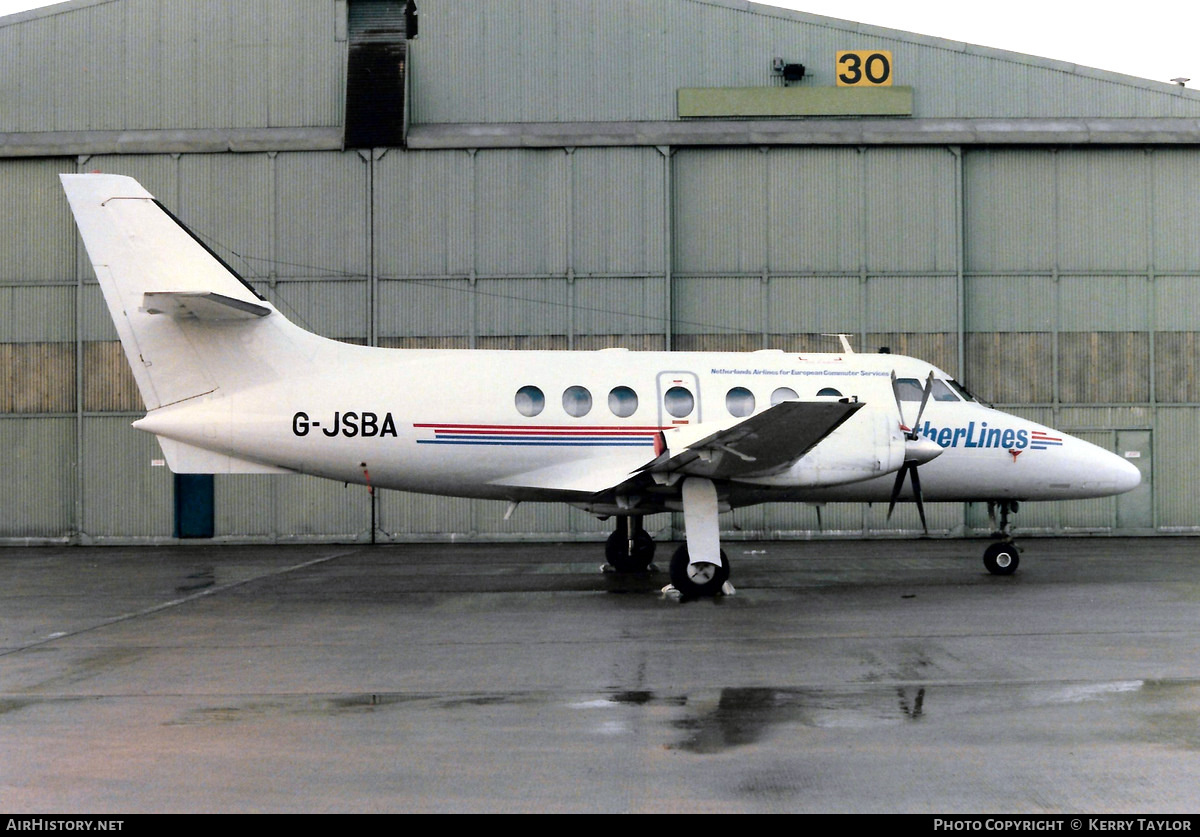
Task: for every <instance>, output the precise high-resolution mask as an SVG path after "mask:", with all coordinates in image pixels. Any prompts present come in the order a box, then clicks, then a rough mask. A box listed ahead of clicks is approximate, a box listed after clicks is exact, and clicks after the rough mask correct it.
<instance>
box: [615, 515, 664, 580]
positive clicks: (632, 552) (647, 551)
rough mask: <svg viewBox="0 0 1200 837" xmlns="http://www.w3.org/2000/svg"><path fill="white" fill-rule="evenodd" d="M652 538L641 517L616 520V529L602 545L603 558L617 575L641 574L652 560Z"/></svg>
mask: <svg viewBox="0 0 1200 837" xmlns="http://www.w3.org/2000/svg"><path fill="white" fill-rule="evenodd" d="M654 547H655V543H654V538H652V537H650V533H649V532H647V531H646V527H645V526H644V525H643V523H642V516H641V515H633V514H630V515H624V516H622V517H618V518H617V529H616V531H615V532H613V533H612V534H611V535H609V536H608V540H607V541H605V543H604V558H605V560H606V561H608V563H609V564H610V565H611V566H612V568H613V569H614V570H616V571H617V572H619V573H642V572H645V571H646V570H647V569H648V568H649V567H650V561H651V559H653V558H654Z"/></svg>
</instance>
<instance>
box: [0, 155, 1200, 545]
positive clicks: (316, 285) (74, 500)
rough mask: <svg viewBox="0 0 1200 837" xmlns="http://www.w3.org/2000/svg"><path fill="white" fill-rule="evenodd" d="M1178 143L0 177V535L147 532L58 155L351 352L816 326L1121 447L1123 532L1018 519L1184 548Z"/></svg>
mask: <svg viewBox="0 0 1200 837" xmlns="http://www.w3.org/2000/svg"><path fill="white" fill-rule="evenodd" d="M1197 154H1198V152H1196V151H1193V150H1187V149H1170V150H1153V151H1148V150H1145V149H1129V150H1119V151H1117V150H1088V151H1082V150H1065V149H1064V150H1058V151H1052V150H1044V149H1024V150H1014V149H998V150H966V151H963V150H960V149H947V148H921V149H908V148H898V149H882V148H866V149H822V148H816V149H804V148H772V149H770V150H765V151H764V150H760V149H758V148H752V149H707V150H698V149H684V150H676V151H674V152H671V151H670V150H660V149H657V148H621V149H597V148H591V149H576V150H567V149H544V150H529V149H513V150H485V151H478V152H467V151H457V152H451V151H433V152H418V151H409V152H404V151H399V150H391V151H388V152H386V153H381V152H378V151H376V152H374V153H368V152H364V153H358V152H344V153H337V152H316V153H307V154H303V153H279V154H243V155H234V154H224V155H141V156H132V157H117V156H113V157H93V158H89V159H86V160H84V161H82V162H79V161H75V160H61V159H58V160H55V159H24V160H4V161H0V183H3V184H5V186H6V188H5V189H4V190H3V194H4V195H5V198H4V199H5V200H6V201H7V202H8V204H9V206H10V207H11V211H12V212H13V213H14V216H15V217H18V218H21V219H22V221H21V223H20V224H19V225H13V226H10V227H9V228H6V230H4V231H3V232H0V271H3V272H4V275H3V276H2V277H0V299H2V300H3V302H4V305H3V306H0V312H3V313H0V379H2V380H3V381H4V383H5V387H4V391H3V392H4V394H3V398H2V400H0V442H2V444H0V458H2V460H3V465H4V467H5V469H6V473H9V474H11V475H14V477H15V479H14V480H13V481H12V482H11V483H10V484H11V485H12V486H14V488H13V489H11V490H10V491H8V492H6V494H5V496H4V500H3V503H4V514H3V515H2V516H0V519H2V520H3V522H2V523H0V538H3V539H9V540H11V539H28V538H33V539H76V540H82V541H103V540H110V539H111V540H119V541H127V540H138V539H166V538H169V536H170V533H171V529H172V524H171V519H170V516H171V504H170V485H171V483H170V476H169V474H168V473H167V472H166V470H165V469H163V468H161V467H156V466H155V465H153V464H152V463H153V460H156V459H160V458H161V457H160V454H159V452H158V451H157V448H156V447H155V445H154V443H153V440H152V439H150V438H149V437H146V436H144V435H143V434H139V433H136V432H135V431H133V430H131V429H130V428H129V423H130V422H131V421H132V420H134V419H135V418H136V417H138V416H139V415H140V414H141V404H140V402H139V400H138V397H137V393H136V389H135V387H134V385H133V382H132V377H131V375H130V374H129V371H128V368H127V365H126V362H125V359H124V357H123V356H122V355H121V352H120V348H119V345H118V343H117V342H116V335H115V333H114V332H113V328H112V324H111V322H110V321H109V319H108V316H107V313H106V312H105V310H104V308H103V303H102V300H101V298H100V294H99V292H98V288H97V287H96V285H95V284H94V281H93V279H92V277H91V272H90V267H89V266H88V265H87V263H86V259H84V258H83V256H82V253H81V252H80V251H79V250H78V249H77V244H76V236H75V233H74V230H73V228H72V227H71V222H70V219H69V216H68V214H67V211H66V208H65V200H64V199H63V198H62V194H61V190H60V189H59V186H58V183H57V178H56V177H55V175H56V174H57V172H59V171H74V170H77V169H83V170H89V171H90V170H103V171H118V172H123V173H129V174H132V175H134V176H136V177H138V178H140V179H142V180H143V181H144V182H145V183H146V185H147V186H148V187H149V188H150V189H151V190H153V191H155V192H157V193H158V194H160V195H162V196H163V199H164V200H165V201H166V202H167V203H168V204H169V205H172V206H173V208H174V209H175V210H176V211H177V212H178V214H179V215H180V216H181V217H182V218H183V219H184V220H185V221H186V222H187V223H189V224H190V225H192V226H193V227H194V228H195V229H196V230H197V231H198V232H199V233H200V234H201V235H202V236H204V237H206V238H208V239H209V240H210V241H211V242H212V243H213V245H214V246H215V247H217V249H218V250H219V251H220V252H222V253H223V254H224V255H225V256H226V257H227V258H228V259H229V260H230V261H231V263H233V264H234V265H236V266H237V267H239V269H242V270H243V271H245V272H246V273H247V274H248V275H249V276H250V277H251V278H252V279H253V281H254V282H255V283H256V285H257V286H258V287H259V288H260V289H261V290H262V291H263V292H264V293H265V294H267V295H268V296H269V297H270V298H271V299H272V300H273V301H274V302H275V303H276V304H278V305H279V306H280V307H281V308H282V309H283V310H284V311H286V312H288V314H289V315H290V316H293V317H294V318H295V319H296V320H297V321H299V322H302V323H305V324H306V325H308V326H309V327H311V328H313V329H314V330H316V331H318V332H320V333H323V334H326V335H329V336H332V337H336V338H339V339H344V340H350V341H353V342H358V343H368V342H374V343H377V344H380V345H385V346H453V347H470V346H476V347H511V348H557V349H564V348H568V347H576V348H600V347H603V346H609V345H621V346H627V347H629V348H634V349H640V348H649V349H655V348H662V347H664V346H665V345H666V344H667V343H668V341H669V342H670V345H671V346H673V347H674V348H677V349H708V350H754V349H759V348H764V347H771V348H782V349H786V350H790V351H811V350H815V349H822V348H825V349H828V348H831V346H832V344H831V343H830V341H829V339H828V338H825V337H822V336H821V334H822V333H823V332H833V331H845V332H849V333H851V334H853V335H856V344H857V345H858V346H859V348H860V349H863V350H874V349H875V348H877V347H878V346H881V345H887V346H889V347H891V349H892V350H893V351H895V352H901V353H905V354H912V355H916V356H919V357H923V358H926V359H928V360H930V361H931V362H933V363H936V364H937V365H939V366H941V367H943V368H945V369H947V370H948V371H950V372H952V373H953V374H956V375H959V376H960V377H962V378H964V379H965V380H966V381H967V382H968V384H969V385H970V386H972V387H973V388H974V389H975V390H976V391H977V392H978V393H979V394H980V395H982V396H983V397H985V398H988V399H991V400H994V401H996V402H997V403H998V405H999V406H1001V407H1002V408H1004V409H1009V410H1011V411H1014V412H1017V413H1019V414H1022V415H1026V416H1029V417H1030V418H1035V419H1038V420H1041V421H1045V422H1047V423H1048V424H1050V425H1052V426H1055V427H1060V428H1063V429H1066V430H1072V431H1077V432H1079V433H1081V434H1082V435H1084V436H1085V437H1086V438H1091V437H1092V436H1093V435H1094V436H1095V439H1096V440H1098V441H1097V443H1101V444H1105V445H1106V446H1108V447H1114V446H1115V445H1117V443H1118V442H1117V439H1118V437H1117V436H1116V435H1114V434H1117V433H1119V432H1123V431H1148V432H1149V434H1150V438H1151V439H1152V448H1151V450H1150V451H1149V452H1148V456H1151V457H1152V459H1153V461H1152V465H1153V471H1152V474H1153V479H1152V487H1153V504H1152V506H1151V511H1150V517H1149V519H1145V518H1144V517H1143V518H1135V517H1132V516H1131V515H1130V514H1129V513H1128V512H1122V511H1121V509H1120V506H1119V502H1118V501H1116V500H1112V501H1096V502H1090V503H1066V504H1058V505H1054V504H1047V505H1034V506H1031V507H1030V508H1029V510H1027V512H1023V513H1022V517H1021V519H1020V523H1021V526H1022V528H1023V529H1031V528H1032V529H1042V530H1046V531H1067V530H1086V531H1093V530H1102V531H1172V532H1173V531H1193V530H1196V531H1200V507H1198V506H1197V505H1196V504H1195V503H1193V502H1191V493H1190V492H1191V489H1190V485H1191V482H1192V478H1193V475H1194V474H1195V473H1196V462H1195V458H1196V455H1195V452H1194V448H1195V445H1194V439H1195V437H1196V433H1197V427H1198V424H1197V423H1198V422H1200V312H1198V311H1197V309H1196V307H1195V305H1194V299H1195V294H1196V291H1197V289H1198V288H1200V252H1198V250H1197V245H1196V240H1195V237H1194V236H1191V235H1186V234H1184V233H1185V227H1184V226H1182V225H1181V223H1180V220H1179V217H1180V215H1181V214H1185V215H1186V214H1189V213H1190V214H1192V215H1194V214H1195V212H1194V210H1193V209H1192V207H1193V206H1194V205H1195V203H1196V201H1197V197H1196V195H1197V194H1200V191H1198V190H1195V189H1194V188H1193V187H1194V186H1195V185H1197V184H1196V179H1197V178H1196V175H1195V170H1196V169H1197V168H1198V165H1197V164H1198V163H1200V156H1197ZM17 189H19V190H20V192H21V194H22V195H23V199H22V200H21V201H20V202H14V199H13V197H12V195H13V190H17ZM921 196H925V197H921ZM1079 204H1103V205H1102V206H1091V207H1090V208H1089V207H1081V206H1079ZM959 207H961V218H960V217H959V209H958V208H959ZM1164 226H1165V227H1166V231H1164V229H1163V227H1164ZM13 227H16V229H17V231H16V232H14V231H13ZM960 298H961V309H962V316H961V318H960V315H959V308H960ZM960 357H961V366H960ZM1089 434H1090V435H1089ZM1114 449H1115V447H1114ZM117 487H120V490H116V488H117ZM216 493H217V532H218V536H219V537H223V538H230V539H250V540H254V539H267V540H286V539H296V538H299V539H305V538H357V539H367V538H368V537H369V529H370V505H369V501H368V498H367V496H366V493H365V491H364V490H361V489H356V488H353V487H351V488H346V487H343V486H340V485H337V484H331V483H324V482H322V481H319V480H310V479H307V478H291V477H267V476H262V477H218V478H217V481H216ZM378 503H379V505H378V508H377V525H378V528H379V533H378V537H381V538H384V539H387V538H396V539H406V538H431V537H460V536H463V537H482V538H509V537H511V538H518V537H530V536H532V537H567V538H570V537H591V536H593V535H595V534H596V533H598V532H601V531H603V530H604V529H605V528H606V524H601V523H598V522H596V521H593V520H591V519H590V518H588V517H587V516H585V515H583V514H581V513H578V512H576V511H574V510H570V509H566V508H558V507H552V506H550V507H532V508H529V509H525V508H524V507H523V508H522V509H521V510H519V511H518V513H517V514H516V515H514V516H513V518H512V519H510V520H509V521H504V520H502V511H503V510H502V509H500V508H498V506H497V505H496V504H490V503H475V502H470V501H462V500H447V499H443V498H426V497H414V496H407V495H397V494H392V493H389V492H385V493H384V494H383V495H382V497H381V499H380V500H379V501H378ZM910 512H912V510H911V509H905V510H903V511H902V512H901V513H899V517H898V518H896V519H895V520H894V521H893V522H892V523H890V524H888V523H885V521H884V518H883V513H882V512H881V511H880V510H879V509H868V508H860V507H857V506H846V507H828V508H826V509H824V510H823V514H822V520H821V525H822V527H823V528H824V529H825V530H826V531H830V532H851V533H857V534H868V535H869V534H872V533H877V532H892V531H895V530H896V529H897V528H901V529H914V528H916V527H917V525H918V523H917V520H916V517H915V513H910ZM981 514H982V513H981V512H980V511H979V510H978V509H971V508H962V507H958V506H953V505H949V506H938V507H937V508H935V509H933V510H932V516H931V525H932V526H933V527H934V528H937V529H944V530H948V531H973V530H974V529H977V528H982V527H985V526H986V520H984V518H983V517H981ZM1118 520H1120V527H1119V528H1118ZM731 522H732V525H733V526H735V527H736V529H737V531H738V532H740V533H741V534H742V535H746V536H768V535H772V534H774V533H777V532H779V533H783V534H790V535H804V534H805V533H809V532H810V531H811V530H813V529H815V527H816V526H817V519H816V512H815V510H813V509H811V508H807V507H791V506H778V507H775V506H772V507H767V508H762V509H747V510H742V511H738V512H737V513H735V514H734V515H733V516H732V518H731ZM659 525H663V526H670V525H671V524H670V521H669V520H667V518H664V519H663V521H662V522H660V524H659Z"/></svg>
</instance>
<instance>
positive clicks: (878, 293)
mask: <svg viewBox="0 0 1200 837" xmlns="http://www.w3.org/2000/svg"><path fill="white" fill-rule="evenodd" d="M866 291H867V311H866V314H867V322H866V323H865V325H866V326H867V327H869V328H871V329H872V330H875V331H898V332H920V331H927V332H942V331H946V330H947V329H948V328H953V327H954V325H955V324H956V323H957V321H958V292H957V289H956V280H955V278H954V277H953V276H872V277H871V278H870V279H869V280H868V281H867V287H866Z"/></svg>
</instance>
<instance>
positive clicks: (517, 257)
mask: <svg viewBox="0 0 1200 837" xmlns="http://www.w3.org/2000/svg"><path fill="white" fill-rule="evenodd" d="M567 183H568V172H567V155H566V154H564V153H563V152H562V151H559V150H538V151H525V150H511V151H510V150H502V151H481V152H480V153H478V154H477V155H476V156H475V229H476V232H477V238H476V239H475V241H476V246H477V248H478V250H477V252H476V257H475V269H476V270H477V271H478V272H479V273H480V274H483V275H492V276H546V275H551V274H557V275H564V276H565V275H566V272H567V211H568V209H569V205H568V200H567V195H568V189H567Z"/></svg>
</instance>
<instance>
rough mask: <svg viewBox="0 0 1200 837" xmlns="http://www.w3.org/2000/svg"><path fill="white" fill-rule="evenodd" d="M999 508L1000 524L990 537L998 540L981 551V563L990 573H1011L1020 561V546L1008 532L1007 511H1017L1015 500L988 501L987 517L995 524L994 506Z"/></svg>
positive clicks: (1013, 512)
mask: <svg viewBox="0 0 1200 837" xmlns="http://www.w3.org/2000/svg"><path fill="white" fill-rule="evenodd" d="M997 506H999V509H1000V525H999V527H998V528H997V529H996V533H995V534H994V535H993V536H992V537H996V538H1000V540H999V541H998V542H996V543H994V544H992V545H991V546H989V547H988V548H987V549H985V550H984V551H983V565H984V566H985V567H987V571H988V572H989V573H991V574H992V575H1012V574H1013V573H1015V572H1016V571H1017V565H1018V564H1020V563H1021V555H1020V552H1021V550H1020V548H1019V547H1018V546H1017V544H1016V543H1015V542H1014V541H1013V539H1012V535H1011V534H1010V533H1009V525H1010V524H1009V519H1008V516H1009V513H1012V514H1016V513H1017V508H1018V506H1017V502H1016V500H999V501H994V502H989V503H988V517H990V518H991V520H992V525H993V526H995V525H996V507H997Z"/></svg>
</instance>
